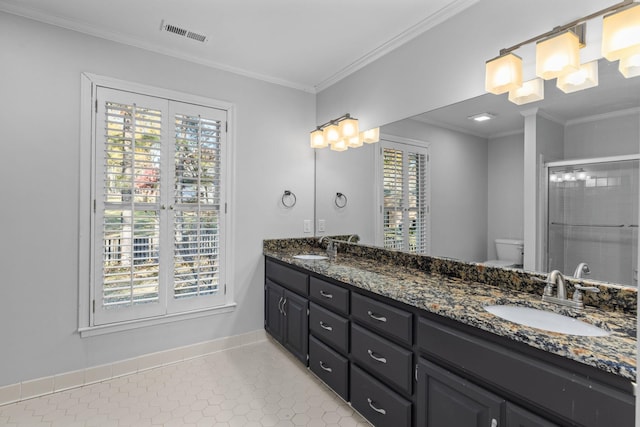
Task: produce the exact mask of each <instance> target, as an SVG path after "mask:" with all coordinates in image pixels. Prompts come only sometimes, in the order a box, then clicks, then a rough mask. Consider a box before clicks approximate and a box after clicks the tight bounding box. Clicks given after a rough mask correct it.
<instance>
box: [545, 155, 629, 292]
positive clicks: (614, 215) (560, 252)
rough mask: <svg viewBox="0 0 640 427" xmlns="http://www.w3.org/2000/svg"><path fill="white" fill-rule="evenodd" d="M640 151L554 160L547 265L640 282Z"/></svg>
mask: <svg viewBox="0 0 640 427" xmlns="http://www.w3.org/2000/svg"><path fill="white" fill-rule="evenodd" d="M639 159H640V156H637V155H633V156H617V157H607V158H600V159H587V160H577V161H562V162H552V163H547V164H546V165H545V171H546V177H547V236H546V237H547V245H546V247H547V259H546V262H547V271H551V270H560V271H561V272H562V273H563V274H565V275H567V276H573V275H574V272H575V270H576V267H577V266H578V265H579V264H580V263H583V262H584V263H587V265H588V267H589V268H588V270H589V271H590V274H589V275H585V276H584V277H586V278H589V279H593V280H601V281H605V282H613V283H620V284H624V285H633V286H637V284H638V194H639V193H638V192H639V190H640V188H639V176H638V165H639Z"/></svg>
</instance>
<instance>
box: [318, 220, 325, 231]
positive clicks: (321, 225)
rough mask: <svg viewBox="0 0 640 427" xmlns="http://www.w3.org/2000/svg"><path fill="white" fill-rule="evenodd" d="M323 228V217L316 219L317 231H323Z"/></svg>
mask: <svg viewBox="0 0 640 427" xmlns="http://www.w3.org/2000/svg"><path fill="white" fill-rule="evenodd" d="M324 230H325V221H324V219H319V220H318V233H324Z"/></svg>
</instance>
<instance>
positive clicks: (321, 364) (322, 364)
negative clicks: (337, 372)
mask: <svg viewBox="0 0 640 427" xmlns="http://www.w3.org/2000/svg"><path fill="white" fill-rule="evenodd" d="M320 367H321V368H322V369H324V370H325V371H327V372H333V369H331V368H330V367H328V366H324V363H323V362H322V360H321V361H320Z"/></svg>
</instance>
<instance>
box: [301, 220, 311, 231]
mask: <svg viewBox="0 0 640 427" xmlns="http://www.w3.org/2000/svg"><path fill="white" fill-rule="evenodd" d="M303 224H304V225H303V226H302V229H303V231H304V232H305V233H311V220H310V219H305V220H304V222H303Z"/></svg>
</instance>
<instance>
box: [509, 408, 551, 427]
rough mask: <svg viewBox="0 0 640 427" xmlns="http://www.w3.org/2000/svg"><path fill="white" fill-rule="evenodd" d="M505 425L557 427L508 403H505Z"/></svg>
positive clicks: (510, 426) (516, 426)
mask: <svg viewBox="0 0 640 427" xmlns="http://www.w3.org/2000/svg"><path fill="white" fill-rule="evenodd" d="M505 423H506V424H505V425H506V427H558V424H554V423H552V422H550V421H547V420H545V419H544V418H540V417H539V416H538V415H536V414H533V413H531V412H529V411H527V410H526V409H524V408H521V407H519V406H517V405H514V404H513V403H510V402H507V410H506V420H505Z"/></svg>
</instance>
